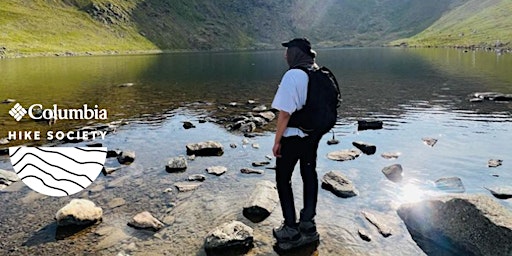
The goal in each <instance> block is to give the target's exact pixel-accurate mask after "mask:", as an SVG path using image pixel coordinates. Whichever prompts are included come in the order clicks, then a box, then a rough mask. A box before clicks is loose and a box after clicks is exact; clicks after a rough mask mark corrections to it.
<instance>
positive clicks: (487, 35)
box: [0, 0, 512, 58]
mask: <svg viewBox="0 0 512 256" xmlns="http://www.w3.org/2000/svg"><path fill="white" fill-rule="evenodd" d="M511 5H512V4H511V0H502V1H499V0H486V1H480V2H478V1H476V0H429V1H424V0H322V1H311V0H283V1H272V0H253V1H231V0H217V1H206V0H2V1H0V58H1V57H3V56H4V57H5V56H9V57H15V56H27V55H50V54H58V55H74V54H82V55H83V54H109V53H134V52H147V51H167V50H169V51H183V50H227V49H269V48H276V47H279V42H281V41H284V40H287V39H289V38H291V37H297V36H307V37H309V38H310V39H311V41H313V43H314V44H315V46H316V47H338V46H379V45H383V44H386V43H388V42H390V41H393V40H396V39H397V38H406V37H410V36H414V35H416V34H418V33H420V32H422V31H424V30H425V29H427V30H425V31H424V32H422V33H420V34H419V36H420V37H414V38H413V39H411V40H408V42H411V43H412V42H417V43H424V42H429V43H430V42H436V43H437V42H439V43H449V44H452V43H455V42H456V41H455V39H457V40H466V39H467V42H474V41H472V40H478V41H477V42H480V41H482V42H483V41H485V42H490V41H495V40H498V39H499V40H506V39H505V38H506V33H507V29H506V28H511V26H510V22H511V21H510V20H512V19H510V18H509V17H508V16H507V13H510V11H511ZM471 10H472V11H471ZM489 17H493V19H492V20H490V18H489ZM462 24H464V25H462ZM508 30H510V29H508ZM461 33H464V36H461V37H460V38H459V36H458V35H459V34H461ZM501 38H503V39H501ZM435 40H437V41H435ZM461 42H462V41H461ZM457 43H458V41H457Z"/></svg>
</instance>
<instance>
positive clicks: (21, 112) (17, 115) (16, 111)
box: [9, 103, 27, 122]
mask: <svg viewBox="0 0 512 256" xmlns="http://www.w3.org/2000/svg"><path fill="white" fill-rule="evenodd" d="M26 114H27V110H26V109H25V108H23V106H21V104H19V103H16V105H14V107H12V108H11V110H9V115H11V116H12V117H14V119H15V120H16V121H18V122H19V121H20V120H21V119H22V118H23V117H24V116H25V115H26Z"/></svg>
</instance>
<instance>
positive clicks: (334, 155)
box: [327, 149, 361, 161]
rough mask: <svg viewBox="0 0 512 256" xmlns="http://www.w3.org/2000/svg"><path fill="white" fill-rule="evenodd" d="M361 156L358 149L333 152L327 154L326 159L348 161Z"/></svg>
mask: <svg viewBox="0 0 512 256" xmlns="http://www.w3.org/2000/svg"><path fill="white" fill-rule="evenodd" d="M360 155H361V151H359V150H358V149H345V150H340V151H334V152H331V153H329V154H327V158H329V159H331V160H334V161H349V160H354V159H356V158H357V157H358V156H360Z"/></svg>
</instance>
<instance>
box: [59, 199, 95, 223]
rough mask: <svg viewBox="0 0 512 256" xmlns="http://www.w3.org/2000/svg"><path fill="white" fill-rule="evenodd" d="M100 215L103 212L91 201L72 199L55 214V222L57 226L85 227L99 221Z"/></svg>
mask: <svg viewBox="0 0 512 256" xmlns="http://www.w3.org/2000/svg"><path fill="white" fill-rule="evenodd" d="M102 215H103V210H102V209H101V208H100V207H97V206H96V205H95V204H94V203H93V202H92V201H89V200H86V199H73V200H71V202H69V204H67V205H66V206H64V207H62V208H61V209H60V210H59V211H58V212H57V214H55V220H56V221H57V225H58V226H72V225H75V226H86V225H92V224H94V223H96V222H98V221H101V218H102Z"/></svg>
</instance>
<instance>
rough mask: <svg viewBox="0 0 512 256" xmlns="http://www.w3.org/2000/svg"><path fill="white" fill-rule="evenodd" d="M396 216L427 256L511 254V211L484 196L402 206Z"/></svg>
mask: <svg viewBox="0 0 512 256" xmlns="http://www.w3.org/2000/svg"><path fill="white" fill-rule="evenodd" d="M398 215H399V216H400V218H401V219H402V220H403V221H404V223H405V225H406V226H407V229H408V230H409V233H411V236H412V238H413V239H414V240H415V241H416V243H417V244H418V245H419V246H420V248H422V249H423V251H425V252H428V253H429V255H512V212H511V211H510V210H507V209H506V208H505V207H504V206H502V205H500V204H498V203H497V202H495V201H494V200H493V199H492V198H490V197H488V196H484V195H456V196H446V197H440V198H435V199H430V200H424V201H421V202H416V203H409V204H403V205H401V206H400V207H399V209H398Z"/></svg>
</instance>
